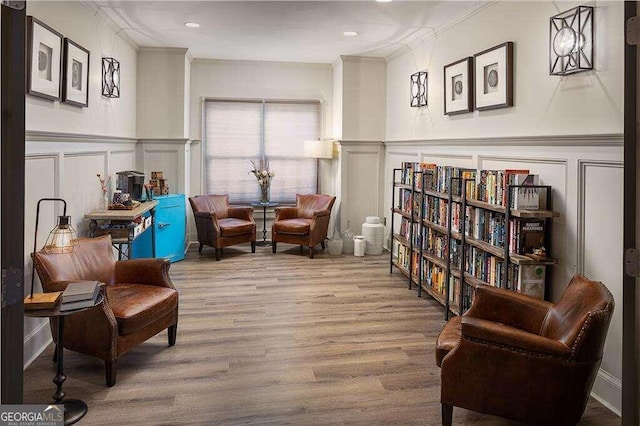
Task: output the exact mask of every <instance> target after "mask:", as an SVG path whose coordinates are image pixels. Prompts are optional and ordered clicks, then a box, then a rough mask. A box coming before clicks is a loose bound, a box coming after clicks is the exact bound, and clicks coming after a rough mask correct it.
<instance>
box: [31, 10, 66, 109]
mask: <svg viewBox="0 0 640 426" xmlns="http://www.w3.org/2000/svg"><path fill="white" fill-rule="evenodd" d="M62 40H63V36H62V34H60V33H59V32H57V31H56V30H54V29H53V28H51V27H49V26H47V25H45V24H44V23H43V22H41V21H39V20H37V19H36V18H34V17H33V16H27V72H28V74H27V94H29V95H32V96H38V97H40V98H44V99H49V100H52V101H59V100H60V80H61V78H60V74H61V69H62V68H61V63H62Z"/></svg>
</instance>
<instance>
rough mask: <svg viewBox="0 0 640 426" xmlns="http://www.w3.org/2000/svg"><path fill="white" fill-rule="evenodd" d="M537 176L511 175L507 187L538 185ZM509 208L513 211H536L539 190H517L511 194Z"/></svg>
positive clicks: (538, 205) (538, 204) (538, 202)
mask: <svg viewBox="0 0 640 426" xmlns="http://www.w3.org/2000/svg"><path fill="white" fill-rule="evenodd" d="M539 184H540V180H539V177H538V175H532V174H513V175H511V176H510V182H509V185H526V186H532V185H539ZM505 202H506V201H505ZM511 208H512V209H515V210H538V209H539V208H540V188H517V189H515V190H513V191H512V192H511Z"/></svg>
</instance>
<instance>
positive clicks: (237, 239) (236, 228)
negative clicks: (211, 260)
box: [189, 195, 256, 260]
mask: <svg viewBox="0 0 640 426" xmlns="http://www.w3.org/2000/svg"><path fill="white" fill-rule="evenodd" d="M189 204H191V210H193V217H194V219H195V221H196V229H197V231H198V243H200V246H199V247H198V253H202V246H204V245H205V244H206V245H208V246H211V247H213V248H215V249H216V260H220V256H221V255H222V249H223V248H224V247H228V246H232V245H235V244H241V243H248V242H250V243H251V253H255V252H256V222H255V221H254V220H253V208H252V207H229V195H197V196H195V197H191V198H189Z"/></svg>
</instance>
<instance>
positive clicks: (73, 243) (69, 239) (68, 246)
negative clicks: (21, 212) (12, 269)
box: [29, 198, 78, 299]
mask: <svg viewBox="0 0 640 426" xmlns="http://www.w3.org/2000/svg"><path fill="white" fill-rule="evenodd" d="M43 201H59V202H61V203H62V204H63V205H64V208H63V211H62V216H58V224H57V225H56V226H55V228H53V229H52V230H51V232H49V236H48V237H47V241H46V242H45V243H44V247H43V248H42V251H44V252H45V253H60V254H62V253H71V252H73V251H75V250H76V249H77V248H78V237H77V235H76V230H75V229H73V226H71V223H69V222H70V221H71V220H70V219H71V218H70V217H69V216H67V202H66V201H65V200H63V199H62V198H41V199H40V200H38V204H37V205H36V228H35V231H34V233H33V234H34V235H33V256H34V259H33V261H32V262H31V263H32V266H31V293H30V296H29V299H33V287H34V283H35V279H36V262H35V254H36V250H37V245H38V222H39V221H40V203H41V202H43Z"/></svg>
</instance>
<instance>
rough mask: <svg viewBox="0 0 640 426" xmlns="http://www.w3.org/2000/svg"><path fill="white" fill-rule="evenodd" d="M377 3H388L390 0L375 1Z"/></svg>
mask: <svg viewBox="0 0 640 426" xmlns="http://www.w3.org/2000/svg"><path fill="white" fill-rule="evenodd" d="M376 1H377V2H378V3H389V2H390V1H391V0H376Z"/></svg>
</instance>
